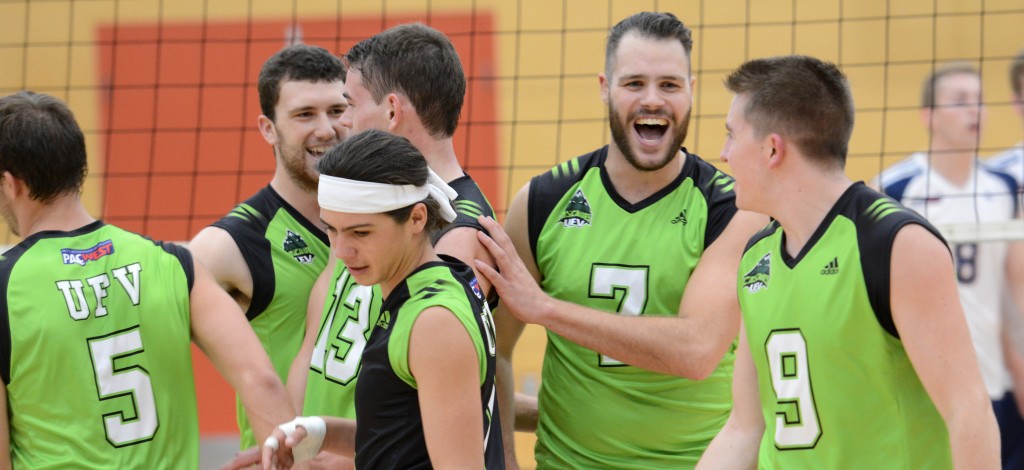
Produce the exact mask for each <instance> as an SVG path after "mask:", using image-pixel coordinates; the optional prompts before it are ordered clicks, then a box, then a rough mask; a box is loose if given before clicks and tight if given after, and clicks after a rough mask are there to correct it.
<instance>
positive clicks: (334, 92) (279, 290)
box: [189, 44, 347, 449]
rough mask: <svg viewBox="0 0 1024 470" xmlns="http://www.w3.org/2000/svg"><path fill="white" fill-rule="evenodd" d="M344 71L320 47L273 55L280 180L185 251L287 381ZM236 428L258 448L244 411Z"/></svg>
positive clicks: (336, 132) (265, 80)
mask: <svg viewBox="0 0 1024 470" xmlns="http://www.w3.org/2000/svg"><path fill="white" fill-rule="evenodd" d="M344 74H345V69H344V65H343V64H342V62H341V60H340V59H339V58H337V57H335V56H334V55H332V54H331V53H330V52H328V51H326V50H325V49H323V48H320V47H316V46H308V45H304V44H298V45H293V46H289V47H286V48H284V49H282V50H280V51H279V52H277V53H276V54H274V55H273V56H271V57H270V58H269V59H267V61H266V62H265V63H264V64H263V68H262V69H261V70H260V76H259V84H258V89H259V96H260V108H261V110H262V113H263V114H262V115H260V117H259V118H258V119H257V123H258V125H259V129H260V133H261V134H262V135H263V138H264V140H266V141H267V143H268V144H270V145H271V146H272V147H273V149H274V158H275V161H276V166H275V170H274V176H273V177H272V178H271V180H270V184H268V185H267V186H266V187H264V188H263V189H261V190H259V191H258V192H257V193H256V194H255V195H253V196H252V197H250V198H249V199H247V200H246V201H245V202H242V203H241V204H239V205H238V206H236V207H235V208H234V209H233V210H232V211H231V212H230V213H228V214H227V215H226V216H224V217H223V218H222V219H220V220H218V221H217V222H214V223H213V225H211V226H209V227H207V228H205V229H203V230H202V231H200V232H199V234H197V235H196V236H195V238H194V239H193V240H192V243H191V244H190V245H189V246H190V248H191V250H192V251H193V252H195V253H196V256H197V257H198V258H199V259H200V260H202V261H203V262H204V263H206V264H207V265H208V266H210V269H211V272H212V274H213V277H214V279H216V280H217V282H218V283H219V284H220V285H221V286H222V287H223V288H224V289H225V290H226V291H228V293H230V294H231V296H232V297H234V299H235V301H236V302H238V305H239V306H240V307H241V308H242V309H243V310H244V311H245V315H246V318H248V319H249V325H250V326H251V327H252V330H253V331H254V332H255V333H256V336H257V337H259V338H260V342H261V343H262V344H263V348H264V349H265V350H266V351H267V354H268V355H269V356H270V360H271V362H272V363H273V364H274V369H275V370H276V371H277V373H278V375H279V377H281V379H282V380H285V379H286V378H287V377H288V371H289V367H290V366H291V364H292V361H293V360H294V359H295V355H296V353H297V352H298V350H299V346H300V344H301V343H302V338H303V332H304V331H305V312H306V303H307V301H308V299H309V292H310V289H311V288H312V286H313V283H314V281H316V279H317V277H318V276H319V275H320V273H321V272H323V270H324V268H325V266H326V265H327V258H328V257H329V256H328V241H327V234H326V233H325V232H324V230H323V228H321V226H320V225H319V223H318V222H317V221H318V217H319V206H317V203H316V184H317V176H318V175H317V172H316V169H315V164H316V162H317V161H318V160H319V159H320V157H321V156H322V155H323V154H324V153H325V152H326V151H327V150H328V149H330V148H331V147H332V146H334V145H335V144H337V143H338V142H339V141H341V140H342V139H343V138H344V137H345V135H346V133H347V130H346V129H345V127H343V126H342V125H341V123H340V117H341V114H342V113H343V112H344V111H345V98H344V96H343V93H344V86H345V85H344V82H343V81H342V80H343V79H344ZM296 411H298V410H296ZM238 426H239V431H240V432H241V446H242V448H243V449H245V448H250V447H253V446H255V445H256V443H257V442H256V439H255V437H254V436H253V435H252V432H251V430H250V427H249V425H248V423H247V422H246V419H245V414H244V413H242V412H241V408H239V413H238Z"/></svg>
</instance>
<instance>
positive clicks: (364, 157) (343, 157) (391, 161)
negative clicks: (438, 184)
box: [317, 129, 448, 236]
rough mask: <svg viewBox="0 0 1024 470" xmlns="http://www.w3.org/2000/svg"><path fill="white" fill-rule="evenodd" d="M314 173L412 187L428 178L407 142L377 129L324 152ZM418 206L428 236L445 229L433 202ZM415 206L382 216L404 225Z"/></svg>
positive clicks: (419, 156)
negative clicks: (424, 216) (424, 210)
mask: <svg viewBox="0 0 1024 470" xmlns="http://www.w3.org/2000/svg"><path fill="white" fill-rule="evenodd" d="M317 170H318V171H320V174H321V175H328V176H335V177H338V178H345V179H350V180H357V181H367V182H371V183H385V184H394V185H402V184H411V185H414V186H423V185H424V184H426V183H427V177H428V175H429V170H428V167H427V160H426V159H425V158H423V154H422V153H420V151H419V149H417V148H416V147H415V146H414V145H412V143H411V142H409V140H408V139H406V138H405V137H401V136H397V135H394V134H391V133H389V132H385V131H381V130H377V129H368V130H365V131H363V132H360V133H358V134H356V135H353V136H350V137H349V138H348V139H346V140H344V141H342V142H341V143H340V144H338V145H336V146H334V147H333V148H331V149H330V150H328V151H327V153H325V154H324V156H323V158H321V159H320V161H319V162H317ZM421 202H422V203H424V204H426V206H427V225H426V231H427V234H428V235H431V236H432V235H433V234H434V233H436V232H437V231H439V230H441V229H443V228H444V227H445V226H447V225H448V221H446V220H444V218H443V217H441V208H440V205H438V203H437V201H435V200H434V199H432V198H430V197H427V198H426V199H424V200H423V201H421ZM417 204H418V203H417ZM415 205H416V204H411V205H409V206H406V207H403V208H401V209H395V210H393V211H389V212H385V213H384V214H385V215H388V216H389V217H391V218H392V219H394V220H395V221H396V222H398V223H404V222H405V221H407V220H409V215H410V214H412V208H413V207H414V206H415Z"/></svg>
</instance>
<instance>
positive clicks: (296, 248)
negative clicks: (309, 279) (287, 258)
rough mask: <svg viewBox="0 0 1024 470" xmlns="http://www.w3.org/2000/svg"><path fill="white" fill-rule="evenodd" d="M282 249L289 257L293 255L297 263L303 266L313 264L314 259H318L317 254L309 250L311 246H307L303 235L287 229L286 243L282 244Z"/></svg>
mask: <svg viewBox="0 0 1024 470" xmlns="http://www.w3.org/2000/svg"><path fill="white" fill-rule="evenodd" d="M281 248H283V249H284V251H285V252H286V253H288V254H289V255H292V258H295V261H298V262H300V263H302V264H309V263H312V262H313V259H314V258H316V253H313V250H310V249H309V246H308V245H306V240H303V239H302V235H299V234H297V233H295V232H293V231H291V230H289V229H285V234H284V242H283V243H281Z"/></svg>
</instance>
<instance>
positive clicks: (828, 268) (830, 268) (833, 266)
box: [821, 258, 839, 276]
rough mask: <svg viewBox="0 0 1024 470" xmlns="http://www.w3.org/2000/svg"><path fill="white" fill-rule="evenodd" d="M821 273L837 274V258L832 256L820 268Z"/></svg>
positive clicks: (826, 274)
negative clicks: (830, 259)
mask: <svg viewBox="0 0 1024 470" xmlns="http://www.w3.org/2000/svg"><path fill="white" fill-rule="evenodd" d="M821 274H822V275H825V276H828V275H830V274H839V258H832V261H829V262H828V264H826V265H825V267H824V268H821Z"/></svg>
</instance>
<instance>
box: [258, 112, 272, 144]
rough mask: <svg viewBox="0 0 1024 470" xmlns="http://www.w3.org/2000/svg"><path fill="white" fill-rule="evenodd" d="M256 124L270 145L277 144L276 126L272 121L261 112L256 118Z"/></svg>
mask: <svg viewBox="0 0 1024 470" xmlns="http://www.w3.org/2000/svg"><path fill="white" fill-rule="evenodd" d="M256 126H257V127H259V128H260V134H262V135H263V140H265V141H267V143H268V144H270V145H277V127H275V126H274V121H271V120H270V118H268V117H266V116H264V115H262V114H261V115H260V117H258V118H256Z"/></svg>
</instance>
